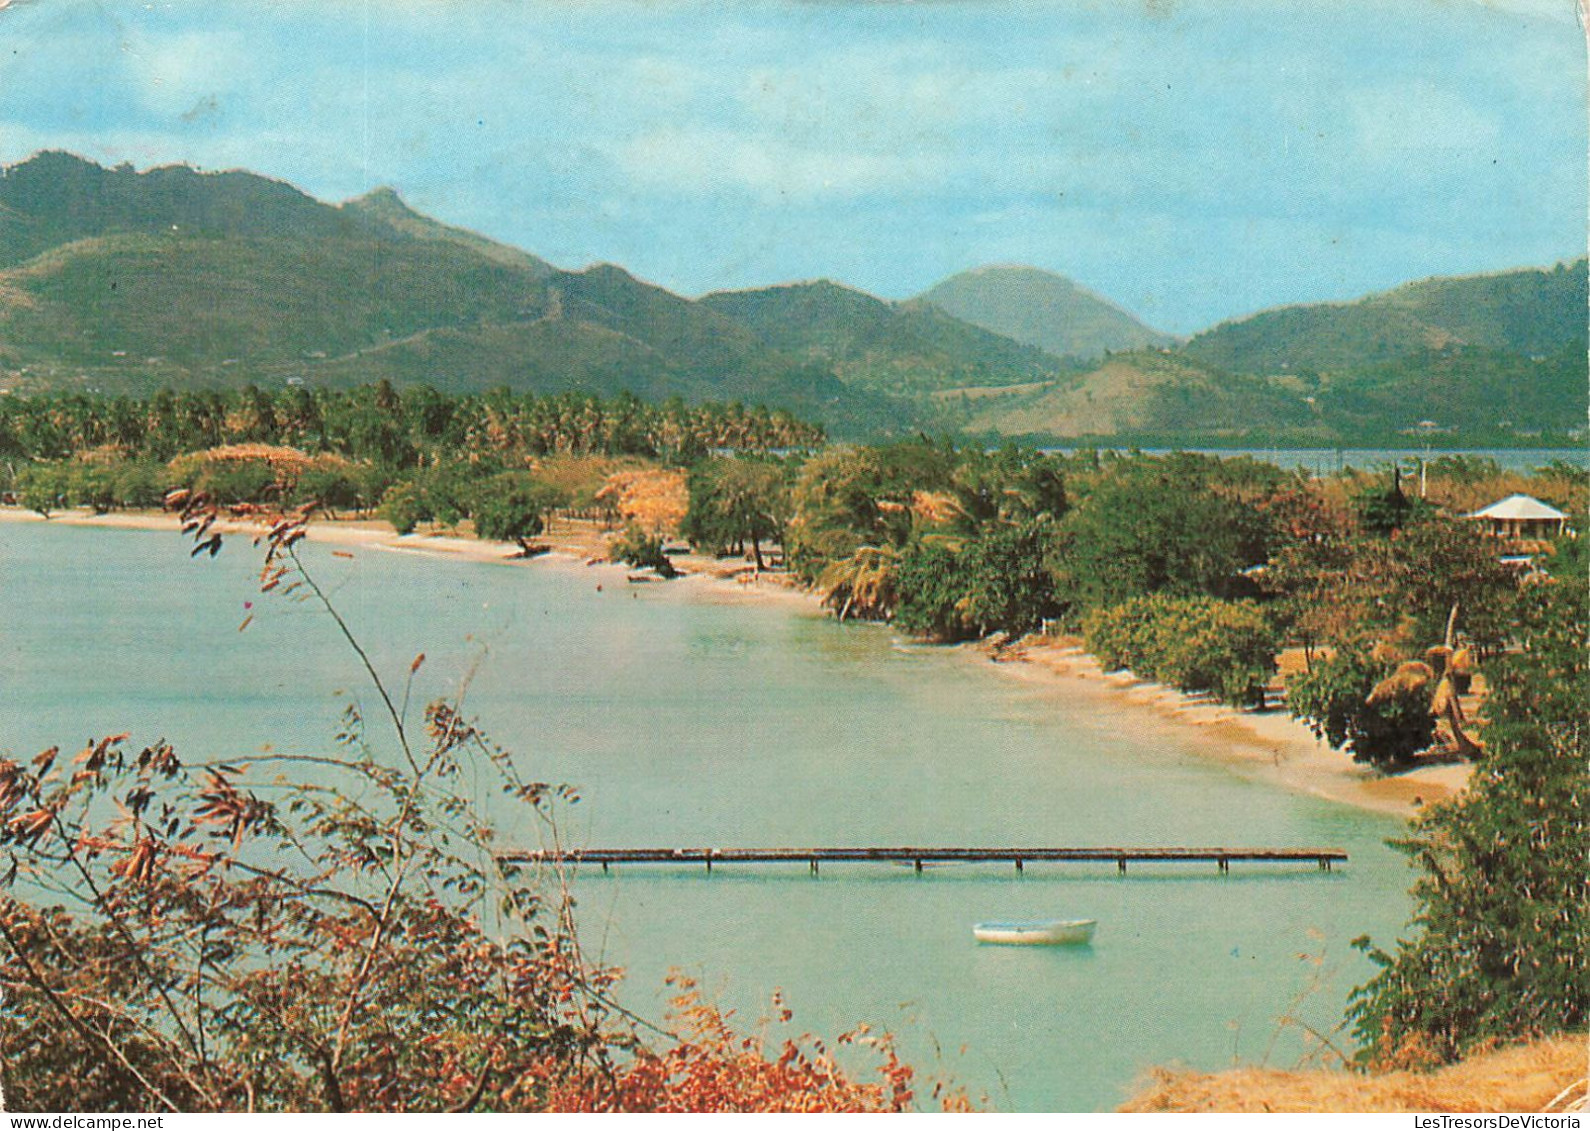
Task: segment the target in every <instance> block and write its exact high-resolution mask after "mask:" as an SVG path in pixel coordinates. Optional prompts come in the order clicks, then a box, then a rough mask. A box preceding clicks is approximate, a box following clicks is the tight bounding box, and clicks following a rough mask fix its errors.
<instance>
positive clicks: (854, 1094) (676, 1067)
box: [509, 972, 972, 1113]
mask: <svg viewBox="0 0 1590 1131" xmlns="http://www.w3.org/2000/svg"><path fill="white" fill-rule="evenodd" d="M669 983H670V984H671V985H673V986H674V987H675V989H676V990H677V991H678V992H677V994H676V996H675V997H674V999H673V1003H672V1006H673V1008H672V1011H671V1013H670V1020H671V1023H672V1024H671V1028H672V1030H673V1034H674V1044H673V1045H672V1046H671V1047H669V1048H666V1049H663V1050H660V1051H642V1052H640V1053H639V1054H638V1055H637V1056H636V1057H635V1058H634V1060H632V1061H631V1062H630V1063H628V1064H626V1065H623V1066H618V1067H617V1068H616V1069H615V1070H613V1071H611V1072H608V1073H603V1074H602V1075H601V1078H600V1079H597V1078H595V1077H594V1076H592V1077H590V1078H586V1077H581V1076H579V1075H577V1074H576V1075H569V1074H567V1073H562V1074H552V1075H549V1076H547V1077H542V1076H538V1075H537V1074H535V1073H532V1074H530V1075H528V1076H526V1077H525V1078H524V1079H522V1080H521V1081H520V1082H519V1085H518V1088H517V1089H516V1091H517V1092H520V1093H525V1094H529V1095H535V1096H537V1103H538V1105H539V1106H542V1107H543V1108H544V1109H545V1110H549V1111H566V1112H568V1111H573V1112H594V1111H606V1112H620V1111H622V1112H653V1113H656V1112H672V1113H682V1112H825V1113H835V1112H845V1113H849V1112H900V1111H908V1110H914V1109H915V1106H916V1102H917V1099H918V1097H917V1094H916V1088H915V1085H916V1079H915V1077H916V1073H915V1071H914V1070H913V1069H912V1068H911V1067H910V1066H909V1065H907V1064H905V1063H903V1062H902V1061H901V1060H900V1058H899V1057H898V1055H897V1054H896V1053H895V1050H894V1045H893V1042H892V1040H891V1039H890V1038H889V1037H888V1036H887V1035H878V1034H874V1033H871V1032H870V1031H869V1030H868V1029H867V1028H866V1027H862V1028H860V1029H857V1030H855V1031H854V1032H851V1033H846V1034H844V1035H842V1036H840V1037H839V1038H838V1041H837V1043H838V1044H839V1045H841V1046H846V1045H849V1046H861V1047H865V1048H868V1049H870V1050H871V1051H872V1053H873V1054H874V1055H875V1056H876V1058H877V1063H876V1070H877V1077H878V1078H877V1080H876V1081H871V1082H869V1081H864V1080H858V1079H857V1078H856V1077H855V1076H854V1075H852V1074H851V1073H849V1072H848V1071H846V1070H845V1069H844V1068H841V1067H840V1066H839V1064H838V1063H837V1061H836V1060H835V1058H834V1054H833V1053H832V1052H831V1051H830V1050H829V1048H828V1046H827V1045H826V1044H825V1043H824V1042H823V1041H822V1040H820V1039H818V1038H816V1037H813V1036H811V1035H809V1034H807V1035H803V1036H800V1037H791V1038H788V1039H785V1040H783V1041H781V1042H777V1043H774V1042H772V1041H770V1040H769V1039H768V1038H767V1037H766V1036H764V1035H763V1034H761V1033H757V1034H752V1035H746V1034H744V1033H741V1032H739V1031H738V1030H736V1028H735V1027H734V1026H733V1025H732V1024H731V1021H730V1018H729V1017H728V1016H727V1015H725V1014H724V1013H723V1012H722V1011H721V1010H719V1009H718V1007H717V1006H715V1005H713V1004H711V1003H710V1002H707V1001H706V1000H704V999H703V998H702V996H701V994H700V992H699V990H698V989H697V987H696V983H695V982H694V981H693V980H691V979H690V978H687V977H685V976H683V975H681V974H679V973H677V972H675V973H674V974H673V975H672V976H671V977H670V978H669ZM773 1007H774V1010H775V1012H776V1016H775V1017H774V1018H770V1019H766V1020H765V1021H764V1026H763V1027H764V1028H765V1026H766V1025H767V1024H768V1023H769V1022H771V1021H776V1022H777V1023H779V1024H781V1025H783V1024H788V1022H789V1021H790V1019H791V1017H792V1014H791V1012H790V1010H789V1009H788V1008H787V1007H786V1006H785V1005H784V1003H783V1000H782V999H781V998H780V997H778V996H776V995H775V997H774V1001H773ZM931 1092H932V1098H933V1100H934V1101H936V1103H937V1105H938V1106H939V1107H940V1108H941V1109H942V1110H944V1111H970V1110H972V1107H971V1104H970V1102H969V1101H968V1099H967V1097H966V1095H965V1093H964V1092H963V1091H961V1090H959V1089H953V1088H946V1087H944V1086H943V1085H935V1086H933V1087H932V1089H931ZM516 1098H517V1096H510V1097H509V1099H510V1104H509V1106H510V1107H511V1106H516V1105H515V1104H514V1103H513V1101H514V1100H515V1099H516Z"/></svg>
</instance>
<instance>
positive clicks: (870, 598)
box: [817, 546, 900, 620]
mask: <svg viewBox="0 0 1590 1131" xmlns="http://www.w3.org/2000/svg"><path fill="white" fill-rule="evenodd" d="M899 560H900V552H899V551H898V550H896V549H895V548H894V547H893V546H860V547H858V548H857V549H856V550H855V551H854V552H853V553H852V554H851V555H850V556H849V557H846V558H841V559H839V560H838V561H836V562H831V563H829V565H828V566H827V567H826V568H825V569H824V570H823V572H822V573H821V574H819V575H818V578H817V588H818V590H819V591H821V593H822V595H823V604H825V605H827V606H828V607H829V608H837V612H838V614H839V619H840V620H844V619H845V618H846V617H848V616H849V615H850V614H851V613H855V614H856V615H857V616H862V617H867V618H869V619H872V620H883V619H886V618H887V617H888V616H889V614H890V613H892V612H893V611H894V603H895V590H894V581H895V567H896V566H897V565H898V564H899Z"/></svg>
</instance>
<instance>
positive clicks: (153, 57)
mask: <svg viewBox="0 0 1590 1131" xmlns="http://www.w3.org/2000/svg"><path fill="white" fill-rule="evenodd" d="M121 51H122V54H123V57H124V59H125V60H126V63H127V67H128V70H129V72H130V74H131V77H132V78H133V80H134V81H135V82H136V83H137V85H138V95H139V97H140V99H141V100H142V101H143V103H144V104H145V105H146V106H147V107H148V108H149V109H150V110H151V111H152V112H154V113H157V114H184V113H187V112H188V111H190V110H191V109H193V107H195V106H197V105H199V104H201V103H203V102H204V101H205V100H206V99H215V100H216V101H217V102H221V101H225V99H226V98H227V96H228V95H230V94H232V93H233V92H234V91H236V90H238V89H239V88H240V87H242V86H243V85H244V84H245V83H246V82H247V81H248V80H249V76H250V75H251V74H252V73H253V70H254V66H253V59H252V57H251V55H250V52H249V49H248V45H247V43H246V42H245V41H244V39H243V37H242V36H241V35H239V34H237V33H234V32H227V31H213V30H195V31H183V32H174V33H150V32H146V31H140V30H136V29H135V30H130V31H129V32H128V33H127V35H126V36H125V37H124V38H123V39H122V42H121Z"/></svg>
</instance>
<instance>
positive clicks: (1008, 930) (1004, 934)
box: [972, 919, 1099, 946]
mask: <svg viewBox="0 0 1590 1131" xmlns="http://www.w3.org/2000/svg"><path fill="white" fill-rule="evenodd" d="M1098 925H1099V921H1098V920H1097V919H1027V920H1015V921H1006V922H993V923H978V924H977V925H976V926H974V927H973V928H972V934H973V936H975V937H976V939H977V941H978V942H982V943H1005V944H1009V945H1016V946H1054V945H1056V944H1061V943H1085V942H1089V941H1091V940H1092V938H1093V928H1095V927H1097V926H1098Z"/></svg>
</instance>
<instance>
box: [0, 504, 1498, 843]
mask: <svg viewBox="0 0 1590 1131" xmlns="http://www.w3.org/2000/svg"><path fill="white" fill-rule="evenodd" d="M43 521H46V520H45V519H43V518H42V517H40V516H39V515H38V514H35V513H33V512H31V511H25V510H22V509H21V508H18V507H0V522H4V523H27V522H43ZM48 521H50V522H53V523H58V524H60V525H65V526H99V527H115V528H121V529H137V530H166V531H171V532H173V533H175V532H177V531H178V530H180V528H181V523H180V521H179V520H178V519H177V517H176V516H175V515H168V514H161V513H156V512H140V513H112V514H103V515H96V514H91V513H89V512H87V511H70V512H62V513H59V514H56V515H54V516H52V517H51V518H50V519H49V520H48ZM217 529H219V530H220V531H221V532H222V533H228V534H234V535H240V536H241V535H249V536H252V535H253V534H254V533H256V532H257V530H258V527H257V526H254V525H251V524H249V523H247V522H242V521H237V520H226V521H224V522H222V523H219V524H218V525H217ZM308 536H309V538H310V539H311V540H312V541H316V542H322V543H326V544H330V545H335V546H339V547H344V548H348V549H356V550H370V551H380V552H387V553H417V554H428V555H429V554H437V555H447V556H450V557H461V558H466V559H468V560H471V561H478V562H487V563H494V564H510V565H519V566H523V567H526V568H552V569H563V570H582V571H583V570H587V569H589V570H594V571H598V572H597V576H596V581H597V583H599V584H623V583H625V580H626V578H627V577H628V575H629V574H630V573H631V572H633V571H631V570H630V569H629V568H628V567H626V566H624V565H623V564H622V563H614V562H611V561H610V560H608V558H607V550H606V535H605V533H604V531H603V530H602V529H601V528H600V527H599V526H598V525H597V524H596V523H594V522H585V521H558V522H556V523H554V524H553V525H552V526H551V527H550V528H549V529H548V530H547V531H546V532H545V533H544V534H543V535H542V536H541V537H539V538H538V539H537V540H536V541H537V542H538V543H540V544H543V545H546V546H548V547H549V550H548V552H546V553H544V554H539V555H537V556H535V557H532V558H524V557H521V556H519V553H518V548H517V547H515V546H512V545H509V544H507V543H501V542H487V541H482V540H480V539H477V538H473V537H467V536H464V535H462V534H457V533H415V534H407V535H398V534H396V533H394V532H393V531H392V528H391V527H390V526H388V525H387V524H386V523H384V522H381V521H377V520H368V519H363V520H361V519H338V520H325V521H317V522H314V523H312V524H311V525H310V527H309V533H308ZM674 561H675V563H676V565H677V566H678V568H679V569H680V570H681V571H682V573H683V576H681V577H680V578H678V579H676V580H674V581H672V582H670V583H669V584H670V586H672V587H677V588H679V589H682V590H685V591H687V592H688V593H689V595H690V598H691V599H699V600H711V601H757V602H768V601H777V602H781V603H788V604H791V605H798V606H800V607H802V608H804V609H806V610H808V611H811V612H816V611H817V609H818V607H819V606H818V600H817V597H816V596H815V595H814V594H813V593H811V592H809V591H805V590H802V589H799V588H798V587H796V586H795V585H794V583H793V581H792V580H791V579H790V578H789V577H788V576H787V575H785V574H783V573H779V572H769V571H764V572H762V573H760V574H758V573H757V572H756V571H754V570H753V569H751V568H750V566H749V565H748V564H747V563H744V562H741V561H738V560H721V561H720V560H718V559H715V558H711V557H707V556H703V555H698V554H686V555H680V556H678V557H676V558H674ZM966 653H967V655H968V656H969V657H974V658H976V659H977V661H978V662H990V661H992V662H994V664H995V666H996V667H997V669H998V670H1000V671H1001V672H1003V673H1005V674H1007V675H1009V676H1011V677H1012V678H1017V679H1022V680H1026V681H1029V682H1033V683H1036V684H1040V685H1042V686H1045V687H1047V688H1050V689H1052V690H1053V692H1054V693H1055V694H1056V695H1062V696H1065V697H1066V698H1068V699H1072V700H1076V701H1078V702H1079V703H1085V704H1087V705H1088V707H1090V708H1091V709H1094V710H1097V711H1101V712H1118V713H1119V716H1120V720H1121V725H1122V727H1123V728H1134V729H1135V728H1138V727H1145V726H1147V727H1163V728H1165V729H1166V733H1167V735H1171V734H1174V735H1175V736H1176V737H1177V738H1179V739H1181V740H1183V741H1186V742H1188V743H1189V745H1190V746H1191V747H1192V748H1193V749H1194V750H1196V751H1197V752H1198V753H1200V754H1202V755H1204V756H1207V757H1209V758H1212V759H1215V760H1218V761H1220V762H1221V763H1223V764H1225V765H1227V766H1228V767H1230V768H1231V769H1232V770H1233V772H1236V773H1238V774H1241V775H1242V776H1244V777H1249V778H1252V779H1254V780H1257V781H1263V782H1266V783H1268V784H1271V785H1274V786H1277V787H1280V788H1283V789H1288V790H1293V791H1296V792H1301V793H1307V794H1311V795H1313V796H1316V797H1321V798H1325V799H1328V800H1330V801H1334V802H1338V803H1341V804H1345V805H1351V806H1354V807H1357V808H1360V809H1366V810H1373V811H1376V812H1382V813H1388V814H1394V815H1397V816H1402V817H1408V816H1412V815H1413V814H1414V813H1416V812H1417V811H1418V810H1419V808H1420V807H1421V806H1424V805H1429V804H1433V803H1436V802H1439V801H1443V800H1445V799H1447V798H1449V797H1451V796H1453V795H1454V794H1455V793H1457V792H1458V791H1460V790H1461V789H1462V788H1463V786H1464V784H1465V783H1466V782H1467V780H1468V777H1469V774H1470V772H1471V767H1469V766H1466V765H1437V766H1428V767H1421V768H1418V769H1414V770H1411V771H1408V772H1406V773H1403V774H1399V775H1395V776H1386V775H1382V774H1380V773H1377V772H1376V771H1374V770H1371V769H1368V768H1366V767H1363V766H1360V765H1358V764H1357V763H1355V762H1353V761H1352V760H1351V758H1349V757H1348V756H1347V755H1346V754H1344V753H1342V752H1341V751H1339V750H1332V749H1331V748H1330V747H1329V746H1327V745H1326V744H1325V743H1324V742H1323V741H1321V740H1320V739H1318V738H1316V737H1315V736H1314V735H1313V733H1312V732H1311V731H1309V729H1308V728H1307V727H1306V726H1304V725H1303V724H1302V723H1300V722H1298V721H1297V720H1295V719H1293V718H1291V717H1290V716H1288V715H1287V714H1285V713H1284V712H1282V711H1277V710H1270V711H1257V712H1256V711H1249V710H1239V709H1237V708H1235V707H1231V706H1228V705H1226V704H1222V703H1215V702H1211V701H1209V700H1208V699H1206V698H1203V697H1201V696H1197V695H1189V694H1185V693H1182V692H1179V691H1176V690H1174V689H1172V688H1169V687H1165V686H1164V685H1162V684H1156V683H1150V682H1145V681H1141V680H1137V679H1135V678H1134V677H1133V676H1132V675H1131V673H1129V672H1105V671H1104V670H1102V669H1101V668H1100V667H1099V665H1098V663H1097V661H1095V660H1094V659H1093V657H1092V656H1090V655H1088V654H1087V653H1086V652H1085V651H1083V650H1082V648H1081V647H1080V646H1079V644H1078V643H1077V642H1076V641H1074V640H1064V639H1056V640H1050V639H1045V638H1033V637H1029V638H1028V639H1026V640H1023V641H1019V642H1017V643H1016V644H1014V645H1011V646H1008V647H1004V648H999V649H994V648H990V647H987V646H984V645H969V646H967V647H966Z"/></svg>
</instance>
